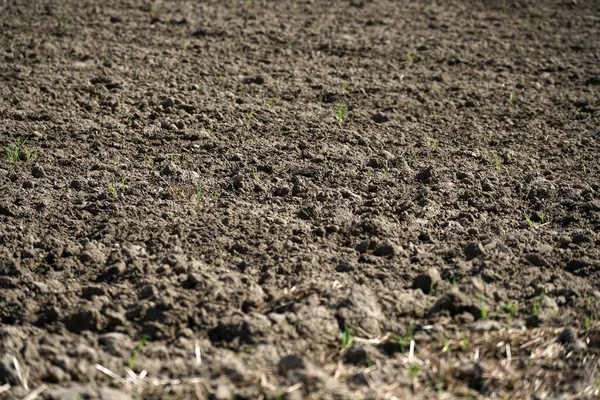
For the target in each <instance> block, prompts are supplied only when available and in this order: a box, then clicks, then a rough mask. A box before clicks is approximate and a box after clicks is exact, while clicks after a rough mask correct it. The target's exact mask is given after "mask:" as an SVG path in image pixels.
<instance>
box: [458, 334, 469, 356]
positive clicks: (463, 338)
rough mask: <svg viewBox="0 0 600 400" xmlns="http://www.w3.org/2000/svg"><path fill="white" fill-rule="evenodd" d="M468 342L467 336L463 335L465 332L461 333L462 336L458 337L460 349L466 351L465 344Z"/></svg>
mask: <svg viewBox="0 0 600 400" xmlns="http://www.w3.org/2000/svg"><path fill="white" fill-rule="evenodd" d="M468 344H469V341H468V340H467V337H466V336H465V334H464V333H463V334H462V338H461V339H460V349H461V350H462V351H463V352H465V351H467V345H468Z"/></svg>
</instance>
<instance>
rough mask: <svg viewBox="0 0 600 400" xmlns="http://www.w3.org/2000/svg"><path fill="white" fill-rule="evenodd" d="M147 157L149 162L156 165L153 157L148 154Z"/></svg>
mask: <svg viewBox="0 0 600 400" xmlns="http://www.w3.org/2000/svg"><path fill="white" fill-rule="evenodd" d="M147 159H148V164H150V165H154V160H153V159H152V157H150V156H148V157H147Z"/></svg>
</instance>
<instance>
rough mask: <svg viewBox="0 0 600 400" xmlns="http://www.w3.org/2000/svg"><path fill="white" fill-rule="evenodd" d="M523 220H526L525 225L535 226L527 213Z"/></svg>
mask: <svg viewBox="0 0 600 400" xmlns="http://www.w3.org/2000/svg"><path fill="white" fill-rule="evenodd" d="M525 221H527V225H529V227H530V228H533V227H534V226H535V224H534V223H533V221H532V220H531V218H529V215H525Z"/></svg>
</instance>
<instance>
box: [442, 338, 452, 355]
mask: <svg viewBox="0 0 600 400" xmlns="http://www.w3.org/2000/svg"><path fill="white" fill-rule="evenodd" d="M451 343H452V342H450V340H448V339H446V340H444V347H442V353H448V352H449V351H450V344H451Z"/></svg>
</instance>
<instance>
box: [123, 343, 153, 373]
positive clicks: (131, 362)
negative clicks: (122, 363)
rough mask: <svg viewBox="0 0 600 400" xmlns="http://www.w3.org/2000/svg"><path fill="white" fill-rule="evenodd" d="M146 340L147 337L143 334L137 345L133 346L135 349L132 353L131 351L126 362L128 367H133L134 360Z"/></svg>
mask: <svg viewBox="0 0 600 400" xmlns="http://www.w3.org/2000/svg"><path fill="white" fill-rule="evenodd" d="M147 341H148V337H147V336H146V335H144V336H142V338H141V339H140V341H139V342H138V344H137V346H135V349H134V350H133V353H131V357H130V358H129V362H128V363H127V366H128V367H129V369H133V367H134V365H135V362H136V361H137V358H138V356H139V354H140V351H142V347H144V345H145V344H146V342H147Z"/></svg>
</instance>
